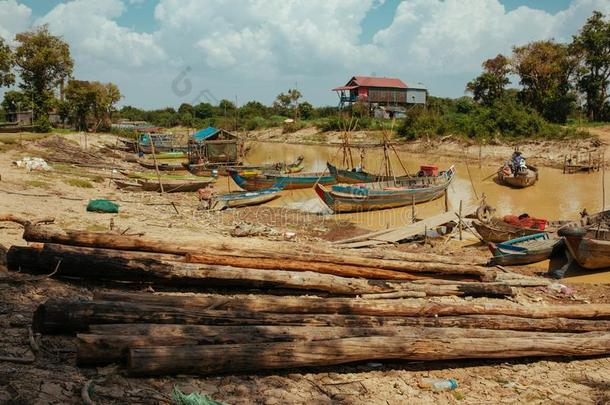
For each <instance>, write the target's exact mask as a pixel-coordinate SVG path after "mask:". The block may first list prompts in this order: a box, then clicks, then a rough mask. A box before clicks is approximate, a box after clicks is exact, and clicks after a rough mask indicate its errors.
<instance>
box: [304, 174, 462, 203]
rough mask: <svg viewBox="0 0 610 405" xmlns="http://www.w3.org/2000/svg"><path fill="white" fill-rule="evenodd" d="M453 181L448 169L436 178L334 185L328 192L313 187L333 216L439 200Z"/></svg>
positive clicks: (327, 189)
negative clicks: (333, 213) (340, 213)
mask: <svg viewBox="0 0 610 405" xmlns="http://www.w3.org/2000/svg"><path fill="white" fill-rule="evenodd" d="M454 177H455V168H454V167H453V166H451V167H450V168H449V170H447V171H446V172H442V173H441V174H439V176H437V177H420V178H417V177H413V178H408V179H397V180H396V181H383V182H374V183H365V184H360V185H350V184H338V185H335V186H332V187H331V188H326V187H324V185H323V184H317V185H316V193H317V194H318V196H319V197H320V199H321V200H322V201H323V202H324V203H325V204H326V205H327V206H328V207H329V208H330V209H331V210H333V212H336V213H339V212H361V211H371V210H380V209H387V208H396V207H402V206H405V205H409V204H418V203H422V202H427V201H431V200H434V199H436V198H439V197H441V196H443V195H444V193H445V192H446V190H447V187H449V185H450V184H451V181H452V180H453V178H454Z"/></svg>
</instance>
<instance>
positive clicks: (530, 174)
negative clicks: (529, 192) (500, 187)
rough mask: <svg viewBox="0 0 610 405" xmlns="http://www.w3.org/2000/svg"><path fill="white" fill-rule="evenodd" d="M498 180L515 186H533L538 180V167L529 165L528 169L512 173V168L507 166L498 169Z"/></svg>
mask: <svg viewBox="0 0 610 405" xmlns="http://www.w3.org/2000/svg"><path fill="white" fill-rule="evenodd" d="M507 169H508V170H507ZM498 180H499V181H500V182H501V183H504V184H506V185H509V186H511V187H515V188H524V187H529V186H533V185H534V184H535V183H536V182H537V181H538V168H536V167H535V166H530V165H527V171H524V172H519V173H517V174H513V173H511V171H510V168H508V166H505V167H504V168H502V169H500V170H499V171H498Z"/></svg>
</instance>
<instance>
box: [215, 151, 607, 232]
mask: <svg viewBox="0 0 610 405" xmlns="http://www.w3.org/2000/svg"><path fill="white" fill-rule="evenodd" d="M299 155H303V156H304V157H305V161H304V165H305V171H322V170H325V168H326V162H327V161H330V162H333V163H335V164H337V165H339V166H341V161H342V154H341V152H340V151H339V148H337V147H335V146H319V145H293V144H282V143H262V142H255V143H251V144H250V151H249V153H248V155H247V156H246V160H247V162H248V163H250V164H257V163H270V162H277V161H287V162H290V161H293V160H294V159H296V157H297V156H299ZM525 155H526V157H527V152H526V153H525ZM353 157H354V161H355V162H356V163H357V164H359V163H360V155H359V152H358V151H357V150H354V151H353ZM390 158H391V165H392V168H393V169H394V172H395V174H396V175H401V174H403V173H404V171H403V169H402V166H401V163H400V162H402V164H404V166H405V167H406V169H407V170H408V171H409V172H410V173H416V172H417V171H418V170H419V166H420V165H421V164H433V165H437V166H438V167H439V169H441V170H444V169H447V168H449V167H450V166H451V165H455V167H456V169H457V178H456V179H455V180H454V181H453V183H452V184H451V186H450V187H449V202H450V205H451V206H453V207H458V206H459V204H460V200H461V201H463V204H468V203H471V202H474V201H476V199H477V197H480V196H481V195H483V194H484V195H485V196H486V198H487V202H488V204H490V205H492V206H494V207H495V208H496V209H497V214H498V215H504V214H522V213H528V214H530V215H532V216H536V217H541V218H546V219H551V220H552V219H575V218H578V213H579V211H581V210H582V209H583V208H587V210H588V211H589V212H596V211H599V210H601V209H602V205H603V204H602V187H601V185H602V174H601V172H596V173H591V174H586V173H582V174H563V173H562V171H561V170H559V169H552V168H540V180H539V181H538V183H536V184H535V185H534V186H533V187H529V188H525V189H512V188H509V187H506V186H503V185H499V184H496V183H495V182H494V177H495V176H493V175H492V174H493V173H495V171H496V170H497V168H498V165H497V164H485V162H482V164H481V167H479V161H478V157H475V156H471V157H470V161H469V163H468V164H466V161H465V159H462V161H461V162H458V161H456V159H448V158H443V157H436V156H432V155H417V154H412V153H401V152H399V155H398V157H397V156H396V155H395V154H393V153H392V156H391V157H390ZM399 158H400V159H399ZM399 160H400V161H399ZM363 161H364V167H365V170H367V171H369V172H373V173H378V172H379V171H380V169H381V164H382V161H383V152H382V150H381V149H367V150H366V153H365V156H364V159H363ZM469 173H470V174H469ZM470 178H472V182H471V180H470ZM221 182H222V181H221ZM227 186H228V185H225V187H227ZM230 186H231V188H232V189H238V188H237V186H236V185H235V184H230ZM223 188H224V187H223ZM606 189H608V190H610V176H606ZM608 199H610V196H608V197H607V200H608ZM270 205H272V206H281V207H288V208H296V209H300V210H303V211H306V212H315V213H329V212H330V211H329V210H328V208H327V207H326V206H325V205H324V204H323V203H322V202H321V200H320V199H319V198H318V197H317V196H316V194H315V193H314V191H313V190H309V189H307V190H293V191H285V192H284V195H283V196H282V198H280V199H278V200H275V201H273V202H271V203H270ZM443 210H444V200H443V199H442V198H440V199H438V200H435V201H431V202H428V203H425V204H418V205H416V216H417V217H419V218H426V217H428V216H432V215H435V214H438V213H440V212H442V211H443ZM333 217H334V218H335V219H349V220H351V221H353V222H355V223H356V224H358V225H359V226H361V227H364V228H368V229H382V228H386V227H394V226H398V225H401V224H405V223H409V222H411V218H412V208H411V207H410V206H408V207H402V208H395V209H388V210H381V211H371V212H365V213H353V214H338V215H333Z"/></svg>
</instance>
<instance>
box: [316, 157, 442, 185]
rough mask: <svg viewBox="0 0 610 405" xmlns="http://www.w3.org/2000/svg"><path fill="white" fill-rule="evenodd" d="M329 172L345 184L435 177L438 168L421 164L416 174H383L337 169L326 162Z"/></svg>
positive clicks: (338, 181)
mask: <svg viewBox="0 0 610 405" xmlns="http://www.w3.org/2000/svg"><path fill="white" fill-rule="evenodd" d="M326 166H327V167H328V171H329V173H330V174H332V175H334V176H335V177H336V178H337V183H345V184H361V183H373V182H376V181H394V180H401V181H402V180H408V179H416V180H418V179H421V178H422V177H423V178H426V177H437V176H438V168H436V166H421V167H420V170H419V172H418V173H417V176H408V175H405V176H385V175H378V174H372V173H368V172H366V171H364V170H361V169H352V170H347V169H339V168H338V167H336V166H334V165H332V164H330V163H328V162H327V163H326Z"/></svg>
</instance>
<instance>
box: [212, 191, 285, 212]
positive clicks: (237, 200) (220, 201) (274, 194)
mask: <svg viewBox="0 0 610 405" xmlns="http://www.w3.org/2000/svg"><path fill="white" fill-rule="evenodd" d="M281 191H282V190H281V189H279V188H270V189H267V190H260V191H236V192H233V193H226V194H221V195H218V196H215V197H214V199H213V202H212V206H211V208H210V209H212V210H222V209H225V208H238V207H247V206H251V205H260V204H264V203H266V202H269V201H272V200H275V199H276V198H279V197H280V193H281Z"/></svg>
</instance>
